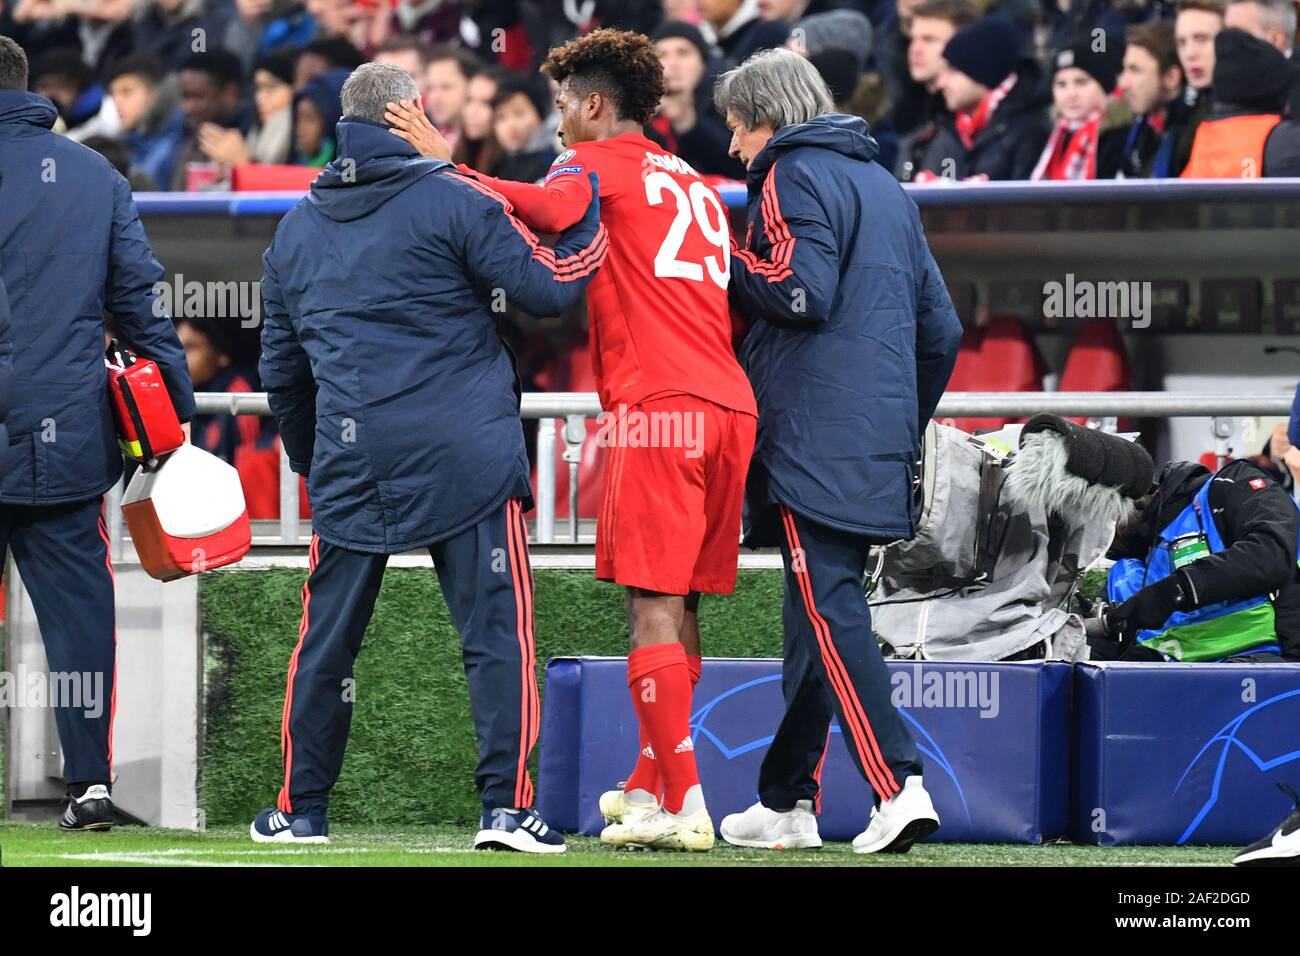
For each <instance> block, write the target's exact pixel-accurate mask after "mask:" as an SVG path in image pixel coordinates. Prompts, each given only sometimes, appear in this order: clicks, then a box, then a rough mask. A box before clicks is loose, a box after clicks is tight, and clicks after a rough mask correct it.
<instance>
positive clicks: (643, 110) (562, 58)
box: [542, 29, 666, 123]
mask: <svg viewBox="0 0 1300 956" xmlns="http://www.w3.org/2000/svg"><path fill="white" fill-rule="evenodd" d="M542 72H543V73H545V74H546V75H547V76H549V77H550V78H551V79H553V80H555V82H556V83H562V82H564V81H565V80H566V79H567V80H568V81H569V85H570V86H571V87H572V88H573V89H574V90H575V91H576V92H578V93H579V94H581V95H583V96H585V95H587V94H588V93H593V92H595V93H601V94H603V95H605V96H608V97H609V98H610V99H611V100H612V101H613V103H614V109H615V110H616V111H617V113H618V116H619V119H625V120H632V121H633V122H637V123H645V122H647V121H649V119H650V117H651V116H653V115H654V112H655V110H657V109H658V108H659V101H660V100H661V99H663V95H664V93H665V92H666V89H665V87H664V68H663V65H662V64H661V63H660V62H659V54H658V53H656V52H655V48H654V44H653V43H651V42H650V38H649V37H647V36H645V35H644V34H641V33H632V32H631V31H629V30H610V29H603V30H593V31H592V32H591V33H588V34H586V35H585V36H580V37H577V38H575V39H572V40H570V41H569V42H568V43H566V44H564V45H563V46H561V47H557V48H556V49H554V50H552V51H551V55H550V56H549V57H547V59H546V62H545V63H543V64H542Z"/></svg>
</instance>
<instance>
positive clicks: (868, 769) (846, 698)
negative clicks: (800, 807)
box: [758, 506, 921, 810]
mask: <svg viewBox="0 0 1300 956" xmlns="http://www.w3.org/2000/svg"><path fill="white" fill-rule="evenodd" d="M780 510H781V523H782V528H783V532H784V534H783V539H782V544H781V556H782V559H783V560H784V562H785V604H784V607H783V609H782V623H783V625H784V629H785V660H784V664H783V666H782V672H781V688H782V690H783V692H784V694H785V706H786V710H785V715H784V716H783V717H782V718H781V724H780V726H779V727H778V728H777V731H776V737H775V738H774V739H773V741H772V745H771V747H769V748H768V751H767V755H766V756H765V757H764V758H763V766H762V769H761V770H760V772H759V777H758V796H759V799H760V800H761V801H762V802H763V805H764V806H766V807H770V808H772V809H775V810H787V809H789V808H791V807H793V806H794V804H795V802H796V801H798V800H813V801H817V799H818V796H819V791H820V787H821V767H822V762H823V760H824V759H825V754H826V744H827V741H828V735H829V732H830V724H831V717H832V716H834V717H835V719H836V720H837V721H838V722H839V726H840V733H841V736H843V738H844V742H845V744H846V745H847V746H848V748H849V754H850V755H851V756H852V757H853V762H854V764H856V765H857V768H858V772H859V773H861V774H862V777H863V779H865V780H866V781H867V783H868V785H869V786H870V787H871V789H872V791H873V792H874V794H875V799H876V800H877V802H878V801H879V800H880V799H888V798H890V797H893V796H894V795H895V794H896V793H898V791H899V790H900V789H901V788H902V786H903V781H904V780H906V779H907V778H908V777H910V776H912V775H913V774H919V773H920V772H921V761H920V757H919V756H918V754H917V751H916V744H915V743H914V742H913V740H912V735H911V734H910V733H909V732H908V729H907V726H906V725H905V724H904V722H903V718H902V717H901V716H900V715H899V713H898V711H897V710H896V709H895V708H894V705H893V703H892V702H891V700H890V684H889V672H888V671H887V670H886V668H885V661H884V658H883V657H882V656H881V653H880V647H879V645H878V644H877V643H876V638H875V635H874V634H873V633H872V630H871V609H870V608H869V607H868V605H867V599H866V596H865V594H864V593H863V583H864V574H865V571H866V563H867V553H868V547H869V542H868V540H867V539H866V538H864V537H862V536H860V535H854V534H849V533H847V532H843V531H838V530H835V529H833V528H828V527H825V526H823V525H818V524H816V523H814V522H811V521H809V520H807V519H806V518H803V517H800V516H799V515H796V514H795V513H794V512H792V511H790V510H789V509H788V508H785V507H784V506H783V507H781V509H780Z"/></svg>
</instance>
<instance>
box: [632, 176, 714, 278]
mask: <svg viewBox="0 0 1300 956" xmlns="http://www.w3.org/2000/svg"><path fill="white" fill-rule="evenodd" d="M665 192H669V193H672V195H673V198H674V199H675V200H677V215H676V216H675V217H673V224H672V225H671V226H669V227H668V235H666V236H665V237H664V241H663V244H662V245H660V246H659V251H658V252H657V253H656V254H655V275H657V276H661V277H664V278H669V279H693V280H694V281H696V282H703V281H704V271H705V269H707V270H708V272H709V278H710V279H712V280H713V281H714V282H715V283H717V284H718V286H720V287H721V288H723V289H725V288H726V287H727V283H728V282H729V281H730V279H731V241H730V239H731V235H730V233H729V232H728V229H727V211H726V210H725V209H723V208H722V203H720V202H718V197H717V195H716V194H715V193H714V192H713V190H712V189H710V188H709V187H708V186H706V185H704V183H703V182H701V181H700V180H698V179H697V180H696V181H695V182H693V183H691V188H690V189H689V190H686V191H683V189H682V187H681V186H679V185H678V184H677V180H675V179H673V177H671V176H669V175H668V174H667V173H665V172H661V171H655V172H652V173H650V174H649V175H648V176H646V178H645V198H646V202H648V203H649V204H650V205H652V206H658V205H659V204H661V203H662V202H663V201H664V193H665ZM709 207H712V208H713V214H712V215H710V213H709ZM692 221H694V222H695V224H696V225H698V226H699V227H700V232H702V233H704V238H705V239H707V240H708V241H709V242H710V243H711V244H713V245H715V246H717V247H718V256H717V258H714V257H713V256H705V257H704V264H703V265H701V264H700V263H698V262H688V261H686V260H684V259H679V258H677V255H678V253H680V252H681V251H682V243H683V242H684V241H685V240H686V230H687V229H689V228H690V226H691V222H692Z"/></svg>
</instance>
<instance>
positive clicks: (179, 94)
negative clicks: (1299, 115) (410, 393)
mask: <svg viewBox="0 0 1300 956" xmlns="http://www.w3.org/2000/svg"><path fill="white" fill-rule="evenodd" d="M598 26H616V27H621V28H628V29H634V30H637V31H641V32H644V33H648V34H649V35H650V36H651V37H653V39H654V41H655V47H656V49H657V51H658V53H659V56H660V58H661V60H662V62H663V64H664V69H665V72H666V78H667V86H668V94H667V95H666V96H665V97H664V98H663V100H662V101H661V103H660V105H659V109H658V111H657V113H656V115H655V116H654V117H653V118H652V120H651V121H650V123H649V124H648V135H650V137H651V138H652V139H654V140H656V141H658V142H660V143H662V144H663V145H664V146H665V147H666V148H668V149H670V150H672V151H674V152H675V153H676V154H677V155H679V156H681V157H682V158H683V159H685V160H687V161H688V162H689V163H691V164H692V165H693V166H694V167H695V168H696V169H698V170H699V171H700V172H701V173H704V174H706V175H715V176H719V177H727V178H734V179H741V178H743V172H744V171H743V169H742V167H741V165H740V163H739V162H738V161H737V160H736V159H735V158H733V157H731V156H729V155H728V139H729V137H728V135H727V131H726V129H725V127H724V126H723V123H722V121H721V119H720V118H719V117H718V116H717V114H716V111H715V110H714V109H713V107H712V105H711V102H710V97H711V94H712V89H713V85H714V80H715V79H716V77H717V76H718V75H719V73H720V72H721V71H722V70H725V69H727V68H729V67H731V66H734V65H736V64H738V63H739V62H741V61H743V60H744V59H745V58H746V57H747V56H749V55H750V54H752V53H754V52H756V51H758V50H762V49H765V48H769V47H775V46H780V45H783V44H784V45H786V46H789V47H791V48H793V49H795V50H796V51H798V52H800V53H802V54H803V55H805V56H807V57H808V58H809V60H810V61H811V62H812V63H813V64H814V65H815V66H816V68H817V70H818V71H819V72H820V73H821V75H822V76H823V78H824V79H825V80H826V82H827V84H828V86H829V87H830V88H831V90H832V92H833V94H834V96H835V98H836V101H837V102H836V106H837V108H838V109H839V110H841V111H843V112H846V113H851V114H854V115H858V116H861V117H863V118H864V119H866V120H867V121H868V123H869V124H870V126H871V129H872V133H873V135H874V136H875V137H876V139H877V140H878V141H879V143H880V145H881V152H880V156H879V161H880V162H881V163H882V164H883V165H885V166H886V167H888V168H891V169H893V170H894V172H895V173H896V175H897V176H898V177H899V178H901V179H904V180H912V181H928V180H934V179H960V180H1014V179H1034V180H1054V179H1111V178H1117V177H1130V178H1131V177H1150V178H1169V177H1177V176H1183V177H1197V178H1238V177H1247V178H1250V177H1257V176H1289V175H1296V174H1297V173H1298V172H1300V125H1298V124H1297V121H1296V120H1295V119H1293V118H1292V117H1293V116H1294V115H1295V113H1296V109H1297V103H1298V97H1300V74H1298V73H1297V70H1296V66H1295V63H1294V62H1293V59H1292V50H1293V46H1294V38H1295V32H1296V10H1295V6H1294V4H1293V3H1292V0H1178V2H1176V3H1171V2H1169V0H1040V2H1034V0H842V2H840V0H663V2H657V0H630V2H628V0H620V2H614V0H585V2H582V3H577V2H573V0H478V2H457V0H423V2H417V0H304V2H299V0H0V34H4V35H7V36H11V37H13V38H14V39H16V40H17V41H18V42H19V43H20V44H21V45H22V46H23V47H24V49H25V50H26V51H27V54H28V56H29V58H30V60H31V83H32V88H33V89H34V90H35V91H37V92H39V93H41V94H43V95H46V96H48V97H49V98H50V99H51V100H52V101H54V103H55V104H57V106H58V109H59V113H60V127H59V128H60V129H61V130H62V131H63V132H65V133H66V135H68V136H70V137H72V138H73V139H76V140H78V141H81V142H85V143H87V144H88V145H90V146H92V147H93V148H95V149H97V150H99V151H101V152H103V153H104V154H105V155H106V156H108V157H109V158H110V159H111V160H112V162H113V163H114V164H115V165H116V166H118V168H119V169H121V170H122V171H123V172H125V173H128V174H129V178H130V180H131V182H132V185H133V186H134V187H135V188H136V189H137V190H146V189H163V190H167V189H172V190H186V189H200V188H211V187H212V186H214V185H217V186H220V185H223V184H226V183H228V182H229V179H230V175H229V173H230V170H231V169H236V168H241V167H246V166H247V165H248V164H268V165H291V166H302V167H309V168H310V167H323V166H324V165H325V164H326V163H327V162H329V160H330V159H331V158H332V157H333V156H334V153H335V150H336V148H337V145H336V141H335V127H336V125H337V123H338V121H339V118H340V113H341V110H340V103H339V96H340V90H341V88H342V84H343V80H344V78H345V77H346V76H347V74H348V71H350V70H351V69H353V68H354V67H356V66H357V65H359V64H360V63H363V62H366V61H378V62H386V63H392V64H395V65H397V66H399V67H401V68H402V69H404V70H406V71H407V72H408V73H410V75H411V76H412V78H413V79H414V80H415V82H416V85H417V88H418V89H419V90H420V91H421V93H422V95H423V97H424V106H425V110H426V112H427V114H428V115H429V117H430V118H431V119H432V120H433V122H434V123H435V124H436V126H437V127H438V129H439V130H440V131H441V132H442V133H443V135H444V136H445V137H446V138H447V139H448V141H449V142H451V143H452V145H453V146H454V148H455V153H456V156H455V158H456V159H457V160H458V161H463V162H466V163H467V164H469V165H471V166H473V167H474V168H476V169H479V170H481V171H484V172H487V173H490V174H491V175H493V176H496V177H498V178H503V179H511V180H517V181H524V182H531V181H535V180H537V179H539V178H540V177H541V176H542V174H543V173H544V172H545V170H546V168H547V167H548V166H549V165H550V163H551V161H552V159H553V158H554V156H555V155H556V154H557V152H558V151H559V150H558V147H557V143H556V136H555V133H556V129H557V127H558V114H557V112H556V110H555V107H554V103H553V94H552V90H551V89H550V88H549V87H548V83H547V81H546V80H545V79H544V78H543V77H541V76H540V75H539V74H538V72H537V66H538V64H539V62H540V61H541V59H542V58H543V56H544V55H545V53H546V51H547V50H548V49H550V48H551V47H552V46H554V45H555V44H556V43H558V42H562V41H563V40H565V39H567V38H569V37H570V36H573V35H577V34H581V33H585V32H587V31H590V30H591V29H593V28H595V27H598ZM303 184H304V185H305V181H304V183H303Z"/></svg>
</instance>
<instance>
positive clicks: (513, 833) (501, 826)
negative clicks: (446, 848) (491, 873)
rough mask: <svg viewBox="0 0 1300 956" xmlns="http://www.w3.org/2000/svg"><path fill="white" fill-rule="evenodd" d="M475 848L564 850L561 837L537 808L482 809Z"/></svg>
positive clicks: (539, 850)
mask: <svg viewBox="0 0 1300 956" xmlns="http://www.w3.org/2000/svg"><path fill="white" fill-rule="evenodd" d="M474 849H476V850H515V851H517V852H519V853H563V852H564V850H565V846H564V837H563V836H561V835H560V833H559V832H558V831H556V830H552V829H551V828H550V827H549V826H547V824H546V821H545V820H543V819H542V818H541V817H540V816H538V815H537V811H536V810H529V809H523V810H512V809H496V810H484V811H483V821H482V826H481V829H480V830H479V831H478V836H476V837H475V838H474Z"/></svg>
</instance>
